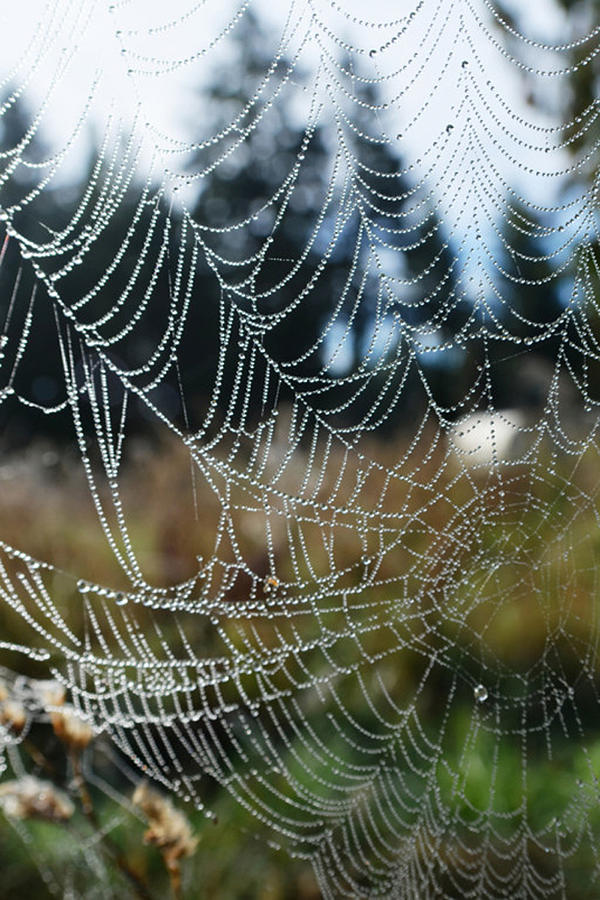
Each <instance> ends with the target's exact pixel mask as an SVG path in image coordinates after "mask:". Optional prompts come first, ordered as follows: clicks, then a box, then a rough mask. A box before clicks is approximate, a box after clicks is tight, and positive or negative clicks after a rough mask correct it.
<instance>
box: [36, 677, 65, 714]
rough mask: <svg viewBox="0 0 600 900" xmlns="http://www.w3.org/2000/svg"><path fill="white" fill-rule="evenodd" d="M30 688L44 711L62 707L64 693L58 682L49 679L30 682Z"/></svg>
mask: <svg viewBox="0 0 600 900" xmlns="http://www.w3.org/2000/svg"><path fill="white" fill-rule="evenodd" d="M31 688H32V690H33V693H34V695H35V697H36V698H37V699H38V700H39V702H40V703H41V704H42V706H43V707H44V709H49V708H50V707H54V706H62V705H63V703H64V702H65V693H66V692H65V688H64V685H62V684H61V683H60V681H56V680H55V679H50V678H49V679H46V680H43V681H41V680H40V681H32V682H31Z"/></svg>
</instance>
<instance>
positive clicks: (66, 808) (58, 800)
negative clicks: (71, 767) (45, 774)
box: [0, 775, 75, 822]
mask: <svg viewBox="0 0 600 900" xmlns="http://www.w3.org/2000/svg"><path fill="white" fill-rule="evenodd" d="M0 806H1V807H2V809H3V810H4V813H5V815H7V816H10V817H11V818H14V819H45V820H46V821H49V822H65V821H66V820H67V819H70V818H71V816H72V815H73V813H74V812H75V807H74V806H73V804H72V802H71V800H70V799H69V798H68V797H67V795H66V794H65V793H63V791H59V790H58V788H56V787H55V786H54V785H53V784H52V783H51V782H50V781H40V779H39V778H34V777H33V776H32V775H26V776H25V777H24V778H19V779H18V780H16V781H5V782H4V783H3V784H0Z"/></svg>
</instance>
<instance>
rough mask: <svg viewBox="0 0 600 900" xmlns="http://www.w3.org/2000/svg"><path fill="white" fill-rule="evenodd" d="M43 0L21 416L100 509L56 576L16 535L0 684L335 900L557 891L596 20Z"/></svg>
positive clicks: (24, 189)
mask: <svg viewBox="0 0 600 900" xmlns="http://www.w3.org/2000/svg"><path fill="white" fill-rule="evenodd" d="M26 5H29V4H26ZM30 5H31V12H32V16H31V18H28V24H27V26H26V27H25V24H24V23H19V24H17V23H15V24H14V41H13V42H12V43H13V46H12V47H11V50H10V53H11V54H12V55H13V57H14V58H13V59H12V63H11V65H12V68H11V69H10V71H8V72H7V74H6V77H5V80H4V83H3V84H4V100H3V104H2V106H1V107H0V113H1V114H2V119H1V121H2V123H3V124H2V128H3V130H2V134H1V140H2V143H1V152H0V171H1V174H0V206H1V218H2V228H3V232H4V234H3V237H2V239H3V244H2V269H1V278H2V287H3V290H2V296H1V298H0V306H1V309H0V320H1V321H2V323H3V325H2V328H3V332H2V338H1V353H2V356H1V359H0V365H1V382H0V387H1V394H0V396H1V398H2V411H3V416H4V419H3V422H4V425H5V434H6V441H7V442H10V441H11V440H13V438H14V440H15V441H17V442H18V441H19V440H23V436H25V438H26V439H27V440H28V441H29V442H31V440H32V439H33V438H35V437H36V436H38V437H39V436H41V437H44V438H46V437H49V438H51V439H52V440H55V439H56V440H58V441H59V443H60V442H61V441H62V442H63V444H61V446H65V444H64V442H65V441H66V442H67V445H68V446H66V449H65V450H64V458H65V459H66V460H67V463H66V464H65V466H66V468H68V470H69V477H68V478H67V477H66V476H61V477H62V481H61V480H59V481H57V484H56V486H55V488H53V489H55V490H56V493H57V494H58V495H61V492H64V491H67V489H69V490H70V489H72V490H76V491H78V492H79V494H78V496H80V497H83V496H84V495H85V497H87V500H85V501H84V500H81V503H82V507H81V508H83V504H84V503H87V506H86V507H85V509H86V512H85V515H84V514H83V513H81V514H80V513H79V512H76V513H74V512H73V511H72V508H71V507H70V506H69V505H68V503H66V501H65V505H63V506H61V507H60V508H61V509H62V510H63V513H64V515H63V518H62V519H61V521H59V522H55V523H54V525H53V526H52V527H53V528H54V529H55V530H56V529H58V530H60V529H61V528H63V529H65V530H66V534H67V537H65V538H64V541H63V544H64V543H65V542H66V547H67V549H66V550H65V547H64V546H63V544H61V545H60V546H61V547H62V549H60V552H59V550H57V548H56V545H55V544H53V541H52V540H51V539H50V538H48V540H47V541H46V542H45V543H44V544H43V546H42V547H41V548H40V547H39V546H37V545H36V547H35V548H34V549H32V544H31V541H30V534H28V528H27V527H22V526H20V525H19V522H18V519H17V520H16V521H12V520H10V521H9V520H8V519H7V523H8V524H7V527H6V530H5V532H4V533H3V534H0V538H1V539H2V541H3V543H2V544H1V557H2V559H1V576H2V586H1V593H2V612H1V617H2V618H1V620H2V635H3V638H2V644H1V647H2V652H3V654H5V655H6V664H7V666H9V667H10V668H12V669H19V666H20V665H21V662H22V665H21V669H22V670H23V671H29V669H28V668H27V666H31V665H32V664H33V662H35V665H36V666H37V669H36V670H35V671H36V673H37V674H40V673H41V674H44V675H45V676H46V677H54V678H56V679H58V680H59V681H61V682H62V683H63V684H64V685H65V687H66V688H67V689H68V690H69V691H70V692H71V696H72V698H73V702H74V703H75V705H76V706H77V708H78V709H79V711H80V713H81V714H82V715H84V716H85V717H86V718H88V719H89V721H91V722H92V723H93V724H94V727H95V728H96V729H97V730H99V731H104V732H105V733H106V734H108V735H109V736H110V738H111V740H112V741H114V743H115V745H116V746H117V747H118V748H119V749H120V751H122V752H123V753H124V754H126V755H127V757H129V759H130V760H131V761H133V763H135V764H136V765H137V766H138V767H139V768H140V770H143V771H144V772H146V773H147V774H148V775H149V776H150V777H151V778H153V779H155V780H157V781H158V782H160V783H162V784H163V785H164V786H166V787H168V788H169V789H170V790H171V791H173V792H175V793H178V794H179V795H180V796H181V797H185V798H188V799H191V800H192V801H193V803H194V804H196V806H197V807H199V808H203V807H204V804H205V803H206V797H207V796H210V784H211V782H212V783H214V782H218V784H220V785H221V786H223V787H224V788H225V789H226V790H227V791H229V792H230V793H231V794H232V795H233V796H234V797H235V798H237V800H238V801H239V803H240V804H241V806H243V807H244V808H245V809H246V810H247V813H248V816H249V820H250V821H252V822H254V823H255V825H256V828H257V829H261V834H262V835H264V839H265V840H270V841H272V842H276V843H280V844H282V845H283V846H285V847H286V848H287V849H288V850H289V851H290V852H291V853H294V854H298V855H302V856H305V857H307V858H310V860H311V861H312V863H313V865H314V867H315V871H316V874H317V877H318V879H319V883H320V887H321V890H322V892H323V895H324V896H327V897H367V896H369V897H371V896H397V897H429V896H449V897H458V896H460V897H468V896H471V897H475V896H477V897H507V896H528V897H529V896H531V897H544V898H548V897H554V896H556V897H563V896H567V895H568V894H569V890H570V886H571V885H573V884H574V883H575V882H574V881H573V880H572V879H574V878H576V877H577V873H578V872H579V873H581V872H582V871H585V872H586V873H587V875H586V877H587V878H592V877H595V875H596V873H597V871H598V864H599V861H598V852H597V848H598V847H599V846H600V842H599V839H600V834H599V826H600V820H599V818H598V799H599V792H598V782H597V776H598V767H599V765H600V763H599V760H600V733H599V730H598V722H599V719H598V694H597V687H598V659H597V642H598V621H597V596H598V583H597V582H598V576H597V571H598V569H597V555H598V546H599V544H598V477H597V472H598V464H599V461H598V442H597V426H598V414H597V411H598V403H599V387H598V386H599V381H598V378H599V375H600V370H599V368H598V362H599V347H600V344H599V338H598V323H599V319H598V277H599V269H598V253H597V233H596V232H597V209H596V204H597V201H596V198H597V192H596V188H597V184H596V182H597V165H596V160H597V145H596V141H597V134H598V131H597V106H596V101H595V98H594V95H593V92H592V93H591V94H590V95H589V97H588V95H586V94H585V90H584V91H583V93H582V94H576V100H577V102H575V103H574V106H573V108H572V109H571V110H570V118H569V117H568V116H567V119H566V121H563V119H564V115H563V112H564V111H563V109H562V107H561V103H562V101H563V99H564V98H565V97H566V96H567V95H569V96H570V94H569V92H570V91H571V89H574V90H575V89H577V85H578V84H580V83H586V84H587V83H588V82H589V81H590V79H591V80H592V81H593V77H594V75H593V73H594V72H595V67H596V66H597V62H596V56H597V52H598V47H599V46H600V45H599V43H598V38H599V35H598V33H597V31H596V30H595V28H594V25H593V22H592V18H591V17H590V16H587V18H586V17H585V16H581V17H580V19H581V22H580V21H579V19H578V20H577V22H575V21H574V20H573V22H569V20H568V19H561V14H560V12H559V11H558V9H557V8H556V9H555V8H554V7H552V9H553V10H554V12H553V13H552V14H553V15H554V16H555V19H556V21H557V23H558V25H557V28H558V31H557V33H560V35H561V41H560V42H557V41H556V40H555V39H554V38H553V39H552V42H548V39H547V37H546V38H544V40H541V39H539V35H540V33H542V34H543V28H542V25H541V24H540V23H537V22H535V21H532V22H530V21H521V20H519V21H515V20H513V19H512V18H510V16H508V14H506V13H505V11H504V10H502V9H500V7H496V6H494V5H493V4H488V3H484V2H477V0H473V2H469V0H459V2H457V0H421V2H419V3H418V4H416V5H414V6H411V5H405V4H403V3H400V4H398V3H385V2H374V3H370V4H368V5H367V7H365V5H364V4H362V5H360V7H359V6H358V5H357V6H356V10H354V7H353V6H352V5H347V4H339V5H338V4H336V3H324V2H289V3H286V4H283V3H282V4H271V6H275V5H276V6H277V7H278V8H277V9H275V10H273V9H270V8H269V7H268V5H264V6H263V5H261V4H259V3H258V2H250V0H245V2H240V3H232V4H230V5H225V4H223V3H222V2H219V3H215V2H212V0H206V2H200V3H194V2H192V0H181V2H177V3H169V4H166V5H165V4H153V3H148V2H147V0H120V2H117V3H115V4H114V6H111V7H110V8H107V7H105V5H104V4H102V3H95V2H92V0H87V2H84V0H81V2H71V0H51V2H49V3H47V4H42V3H40V4H35V3H33V2H32V3H31V4H30ZM38 7H39V8H38ZM548 8H549V9H550V4H548ZM565 21H566V22H569V27H568V28H566V26H564V22H565ZM32 22H33V24H31V23H32ZM590 23H591V24H590ZM571 26H572V27H571ZM576 28H579V29H580V30H579V31H576ZM570 30H571V31H572V35H571V36H569V35H568V34H567V32H569V34H570ZM565 35H567V36H566V37H565ZM578 79H579V81H578ZM586 79H588V81H586ZM584 95H585V96H584ZM581 98H583V99H581ZM586 98H587V99H586ZM580 100H581V102H579V101H580ZM561 116H563V119H561ZM90 130H93V132H94V134H95V136H96V137H95V140H96V142H97V144H96V149H95V150H94V152H93V153H91V152H90V149H89V147H90V138H89V135H90ZM165 447H167V448H168V452H167V451H165V449H164V448H165ZM61 453H63V451H61ZM165 454H166V455H165ZM153 460H158V463H157V462H154V463H153ZM50 464H53V462H52V460H50ZM153 465H154V468H153ZM2 471H3V472H4V473H5V474H6V467H5V468H4V469H3V470H2ZM157 472H158V474H157ZM0 474H1V473H0ZM17 474H18V473H17ZM6 477H7V478H8V477H9V476H8V475H6ZM57 478H58V476H57ZM69 479H70V480H69ZM153 479H155V480H154V481H153ZM156 479H159V482H160V485H161V487H160V490H159V489H158V488H156V483H157V482H156ZM160 479H162V480H160ZM73 485H75V486H73ZM165 485H166V487H165ZM155 490H156V491H158V494H159V496H160V498H162V499H161V500H160V502H156V497H155V496H153V494H154V491H155ZM161 492H162V493H161ZM5 497H6V500H5V502H6V503H7V504H9V506H10V503H11V502H12V501H11V497H12V495H11V493H10V487H7V493H6V495H5ZM61 502H62V501H61ZM153 503H154V505H153ZM33 508H34V510H37V513H36V515H37V514H39V516H40V517H41V520H42V521H46V520H47V517H48V511H47V508H46V506H45V500H44V494H43V488H42V486H41V485H40V487H39V493H38V494H36V493H35V491H34V493H33ZM73 508H75V507H73ZM77 509H79V507H77ZM70 510H71V511H70ZM44 516H46V519H44ZM86 516H87V518H86ZM92 520H93V521H94V522H95V525H94V527H95V528H96V529H97V530H98V534H99V536H98V537H97V539H96V543H90V545H89V551H88V552H87V555H86V554H85V553H83V554H82V553H80V552H79V551H77V553H75V551H73V550H72V547H71V550H69V541H71V542H72V546H75V545H77V547H79V546H80V544H79V543H78V541H80V540H83V538H82V537H81V534H82V532H83V531H84V530H85V528H86V527H87V525H86V523H89V522H91V521H92ZM3 521H4V519H3ZM27 521H28V520H27ZM11 522H12V524H11ZM182 523H183V524H182ZM47 527H50V525H48V526H47ZM90 527H91V526H90ZM157 529H158V532H159V533H160V535H161V538H160V540H161V541H162V547H163V555H164V557H165V559H167V561H168V560H170V562H169V563H168V565H167V564H165V566H164V567H163V568H162V569H161V571H160V573H159V574H157V568H156V565H155V564H154V563H153V560H152V559H151V558H150V556H149V554H148V552H147V548H148V546H149V545H150V542H151V537H150V534H151V533H155V532H156V531H157ZM100 548H101V549H100ZM182 548H183V549H182ZM74 559H75V560H76V563H77V565H75V564H74V562H73V560H74ZM102 560H104V562H102ZM107 560H108V561H107ZM102 566H104V567H105V568H102ZM107 567H112V569H111V571H112V572H113V574H112V576H111V577H110V579H109V578H108V577H107V576H106V574H105V573H106V571H107ZM98 573H103V574H101V575H100V576H98ZM23 660H25V662H23ZM7 740H8V738H7ZM549 785H552V788H551V789H550V788H549ZM210 814H211V813H210V812H209V811H207V815H210Z"/></svg>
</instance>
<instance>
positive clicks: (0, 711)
mask: <svg viewBox="0 0 600 900" xmlns="http://www.w3.org/2000/svg"><path fill="white" fill-rule="evenodd" d="M26 721H27V713H26V712H25V707H24V706H23V705H22V704H21V703H17V701H16V700H3V701H2V702H0V724H2V725H4V726H6V727H7V728H10V729H11V730H12V731H16V732H17V733H18V732H20V731H23V729H24V727H25V723H26Z"/></svg>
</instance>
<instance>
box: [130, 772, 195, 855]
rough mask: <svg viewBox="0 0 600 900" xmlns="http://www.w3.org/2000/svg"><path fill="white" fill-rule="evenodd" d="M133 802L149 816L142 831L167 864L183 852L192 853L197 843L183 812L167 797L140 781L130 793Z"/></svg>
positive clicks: (184, 853) (146, 840) (145, 838)
mask: <svg viewBox="0 0 600 900" xmlns="http://www.w3.org/2000/svg"><path fill="white" fill-rule="evenodd" d="M133 802H134V803H135V805H136V806H139V808H140V809H141V810H142V812H143V813H144V815H145V816H146V818H147V819H148V825H149V828H148V830H147V831H146V833H145V834H144V841H145V842H146V843H147V844H154V846H155V847H158V848H159V849H160V850H161V852H162V854H163V856H164V857H165V861H166V862H167V864H170V863H173V862H174V861H175V860H178V859H181V858H182V857H184V856H191V855H192V853H194V851H195V850H196V847H197V845H198V838H197V837H195V836H194V834H193V833H192V829H191V826H190V823H189V822H188V820H187V818H186V816H185V815H184V814H183V813H182V812H181V811H180V810H178V809H175V807H174V806H173V803H172V802H171V800H170V799H169V798H168V797H164V796H163V795H162V794H159V793H158V791H155V790H154V789H153V788H151V787H150V786H149V785H148V783H147V782H145V781H143V782H142V783H141V784H139V785H138V786H137V788H136V789H135V791H134V794H133Z"/></svg>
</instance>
